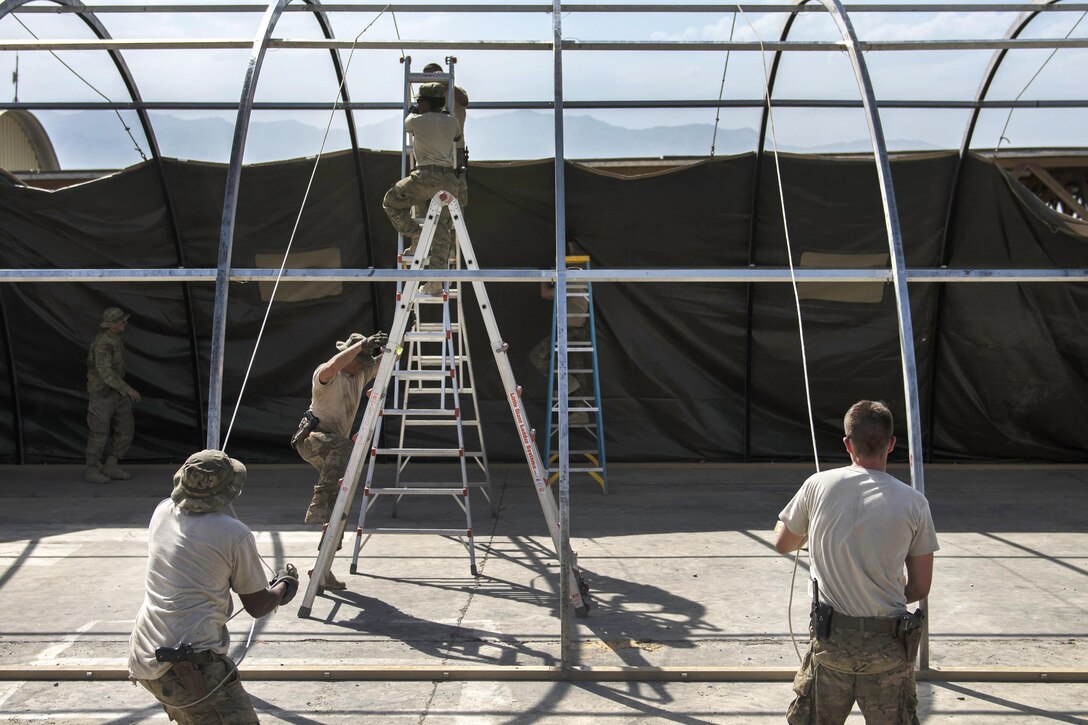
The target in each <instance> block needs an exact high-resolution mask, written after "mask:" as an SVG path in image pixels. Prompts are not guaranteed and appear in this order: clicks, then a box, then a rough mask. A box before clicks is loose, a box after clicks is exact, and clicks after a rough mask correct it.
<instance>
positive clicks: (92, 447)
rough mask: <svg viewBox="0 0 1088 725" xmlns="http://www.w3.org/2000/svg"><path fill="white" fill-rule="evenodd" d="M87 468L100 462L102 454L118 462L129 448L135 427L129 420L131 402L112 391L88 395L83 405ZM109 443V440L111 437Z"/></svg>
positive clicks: (121, 394)
mask: <svg viewBox="0 0 1088 725" xmlns="http://www.w3.org/2000/svg"><path fill="white" fill-rule="evenodd" d="M87 431H88V433H87V465H88V466H97V465H99V464H100V463H101V462H102V453H103V452H104V451H106V443H107V441H109V444H110V445H109V452H108V455H110V456H113V457H116V458H117V459H121V458H123V457H124V455H125V453H127V452H128V449H129V446H131V445H132V437H133V435H135V433H136V425H135V423H134V422H133V420H132V399H131V398H129V397H128V396H127V395H125V394H124V393H119V392H117V391H116V390H110V392H108V393H105V394H103V395H91V396H90V400H89V401H88V402H87ZM111 433H112V434H113V435H112V440H111V435H110V434H111Z"/></svg>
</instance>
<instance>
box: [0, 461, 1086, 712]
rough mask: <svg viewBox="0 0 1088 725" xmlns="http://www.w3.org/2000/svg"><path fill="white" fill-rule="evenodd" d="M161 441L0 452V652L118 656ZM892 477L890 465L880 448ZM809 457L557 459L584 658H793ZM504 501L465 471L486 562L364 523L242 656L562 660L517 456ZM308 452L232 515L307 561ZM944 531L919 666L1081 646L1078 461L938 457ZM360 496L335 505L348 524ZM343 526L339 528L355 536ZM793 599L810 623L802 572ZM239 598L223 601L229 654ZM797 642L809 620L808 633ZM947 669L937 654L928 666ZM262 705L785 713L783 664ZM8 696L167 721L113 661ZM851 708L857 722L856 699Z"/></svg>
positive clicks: (286, 557)
mask: <svg viewBox="0 0 1088 725" xmlns="http://www.w3.org/2000/svg"><path fill="white" fill-rule="evenodd" d="M174 468H175V467H173V466H147V467H135V468H133V469H132V470H133V473H134V474H135V476H134V478H133V480H131V481H128V482H124V483H115V484H111V485H109V486H91V485H88V484H84V483H82V482H81V481H80V474H81V469H80V468H77V467H67V466H49V467H7V468H0V475H2V476H3V478H2V480H3V484H0V613H2V615H0V616H2V626H0V663H2V664H0V671H2V670H5V669H6V670H9V671H10V670H12V669H14V670H18V671H22V670H33V671H48V670H50V668H56V667H58V666H60V667H69V668H70V667H79V668H95V669H101V668H117V667H123V666H124V663H125V659H126V655H127V639H128V634H129V631H130V629H131V624H132V618H133V616H134V614H135V612H136V609H137V608H138V607H139V603H140V600H141V597H142V589H143V568H144V565H145V555H146V545H147V542H146V523H147V520H148V517H149V516H150V513H151V511H152V509H153V508H154V506H155V504H156V503H157V502H158V501H159V500H161V499H162V498H164V497H165V496H166V495H167V494H168V492H169V488H170V476H171V474H172V473H173V470H174ZM895 472H896V473H898V474H899V475H901V476H905V475H906V474H905V472H902V471H895ZM807 473H808V469H806V468H805V467H802V466H792V465H777V466H751V467H749V466H713V465H706V466H687V467H664V466H639V467H620V466H613V467H612V470H611V477H610V486H611V493H610V494H609V495H608V496H602V495H600V494H598V493H597V491H596V486H595V485H593V484H592V483H591V482H589V481H588V480H576V481H575V482H574V485H573V486H572V488H573V496H572V499H573V501H572V510H573V513H572V530H573V532H574V536H575V538H574V541H573V544H574V548H575V551H577V552H578V554H579V561H580V563H581V566H582V568H583V570H584V571H585V575H586V577H587V579H588V580H589V583H590V586H591V588H592V596H593V600H594V605H595V606H594V609H593V610H592V612H591V613H590V616H589V618H587V619H584V620H577V621H576V630H577V632H576V633H577V642H576V643H575V648H574V650H573V652H572V658H573V661H574V662H575V663H576V664H578V665H583V666H588V667H598V668H599V667H604V666H634V667H691V668H699V667H722V668H725V667H746V668H793V667H795V666H796V663H797V657H796V654H795V653H794V648H793V646H792V645H791V643H790V634H789V626H788V622H789V619H788V618H787V607H788V602H789V597H790V574H791V570H792V566H793V564H792V560H791V559H788V558H785V557H781V556H778V555H777V554H776V553H775V552H774V550H773V548H771V545H770V541H771V527H772V526H773V523H774V520H775V517H776V514H777V512H778V511H779V510H780V509H781V507H782V506H783V505H784V504H785V502H786V501H787V500H788V499H789V497H790V496H791V495H792V494H793V492H794V491H795V490H796V487H797V486H798V485H799V484H800V482H801V480H803V478H804V477H805V476H806V475H807ZM493 474H494V481H495V493H496V496H497V497H498V498H499V515H498V517H497V518H491V517H489V515H488V511H487V506H486V504H485V502H484V501H483V499H482V498H481V497H480V495H479V493H474V501H473V504H474V514H475V520H474V524H475V530H476V532H477V534H476V544H477V562H478V566H479V569H480V574H481V576H480V577H478V578H474V577H472V576H470V574H469V570H468V560H467V557H466V555H465V550H464V549H463V548H462V547H461V546H460V545H459V544H458V543H456V542H455V541H450V540H446V539H442V538H439V537H430V536H428V537H423V536H389V537H384V538H375V539H374V540H372V541H371V542H370V543H369V544H367V546H366V547H365V548H364V549H363V558H362V559H361V562H360V567H359V574H358V575H355V576H350V575H349V574H348V563H347V562H348V559H349V558H350V548H348V547H345V554H346V556H341V557H340V558H338V560H337V561H336V563H335V564H334V571H335V572H336V573H337V574H338V575H339V576H340V577H341V578H346V580H347V581H348V584H349V591H347V592H343V593H338V594H330V595H328V596H322V597H319V598H318V599H317V600H316V602H315V604H314V607H313V614H312V617H311V618H310V619H299V618H298V617H297V616H296V613H297V608H298V606H297V605H298V603H299V601H300V599H301V594H300V599H296V601H295V602H293V603H292V604H291V605H289V606H287V607H284V608H283V609H281V610H280V611H278V612H276V613H275V614H273V615H271V616H270V617H267V618H265V619H263V620H260V621H259V622H257V624H256V627H255V629H254V642H253V644H252V646H251V647H250V648H249V650H248V653H247V655H246V660H245V662H244V663H243V665H242V671H243V673H245V671H246V669H247V667H248V668H260V669H271V668H278V667H286V668H290V667H292V666H295V667H323V666H335V665H352V666H357V667H377V666H397V667H414V666H420V667H424V666H428V667H448V668H450V669H456V668H461V667H466V666H477V667H479V666H487V667H499V666H503V667H509V666H515V665H521V666H541V665H555V664H557V663H558V661H559V657H560V647H559V620H558V618H557V608H556V587H557V578H556V571H557V568H556V563H555V561H554V558H553V556H552V555H551V553H550V541H549V540H548V538H547V535H546V530H545V527H544V521H543V517H542V515H541V512H540V507H539V504H538V502H537V498H536V495H535V493H534V491H533V489H532V486H531V484H530V483H529V477H528V474H527V472H526V470H525V468H524V467H523V466H503V467H496V468H495V469H494V471H493ZM312 478H313V475H312V473H311V471H310V469H308V468H304V467H292V466H287V467H261V466H255V467H253V468H252V469H251V471H250V477H249V481H248V483H247V485H246V490H245V492H244V494H243V496H242V497H241V498H240V499H238V501H237V504H236V508H237V512H238V515H239V516H240V517H241V518H242V519H243V520H244V521H246V522H247V523H248V524H249V525H250V527H251V528H252V529H253V530H254V531H255V533H256V534H257V542H258V547H259V549H260V551H261V553H262V555H263V556H264V557H265V559H266V561H267V563H268V564H269V565H270V566H273V567H275V566H279V565H280V564H281V563H282V562H284V561H292V562H294V563H296V564H297V565H298V566H299V568H300V570H306V569H308V568H309V567H310V566H311V565H312V564H313V560H314V557H315V555H316V543H317V535H316V533H315V532H314V531H313V530H312V529H309V528H307V527H305V526H303V525H301V524H300V523H299V522H300V521H301V518H302V512H303V510H304V508H305V505H306V503H307V502H308V500H309V491H310V486H311V485H312V480H311V479H312ZM926 485H927V492H928V494H929V496H930V500H931V502H932V507H933V512H934V518H935V521H936V524H937V529H938V535H939V537H940V541H941V547H942V548H941V551H940V552H939V553H938V555H937V557H938V558H937V564H936V571H935V581H934V586H933V592H932V595H931V597H930V627H931V640H930V641H931V646H930V653H931V654H930V664H931V666H932V667H933V668H935V669H938V670H939V669H941V668H945V669H946V671H947V670H948V668H957V667H964V668H973V669H979V670H983V669H985V670H991V669H993V668H1000V667H1010V668H1029V667H1033V668H1034V667H1038V668H1048V669H1052V670H1054V671H1059V670H1061V669H1063V668H1064V669H1073V670H1080V671H1085V670H1088V636H1086V635H1088V597H1086V596H1085V592H1086V591H1088V580H1086V577H1088V516H1086V515H1085V513H1084V512H1085V511H1086V510H1088V467H1051V468H1039V467H1001V468H984V467H964V466H961V467H930V468H928V469H927V481H926ZM386 503H387V502H381V503H380V504H379V506H380V508H378V509H377V510H376V511H375V513H374V514H373V515H374V516H376V517H377V521H379V522H380V523H381V524H382V525H396V524H401V525H421V526H451V525H456V522H457V521H458V519H460V520H461V521H463V516H459V515H458V514H459V510H458V509H456V507H455V505H454V504H453V502H452V500H449V499H442V500H433V499H420V498H417V499H411V500H406V501H405V502H404V503H402V506H401V511H400V517H399V518H398V519H396V520H395V521H392V522H391V523H390V519H389V510H388V506H387V505H385V504H386ZM354 521H355V512H354V511H353V512H352V517H351V522H352V525H354ZM349 542H350V539H349ZM801 567H802V570H801V571H798V575H797V583H796V586H795V591H796V594H795V601H794V604H793V612H792V623H793V628H794V630H795V631H796V632H798V633H799V634H800V633H804V632H805V625H806V618H807V606H808V605H807V601H806V594H805V591H804V587H805V583H804V578H805V573H804V571H803V568H804V561H803V560H802V564H801ZM251 621H252V620H250V619H249V618H248V617H247V616H246V615H244V614H243V615H241V616H240V617H239V618H238V619H236V620H235V621H234V623H233V625H232V633H233V641H234V649H233V651H232V654H233V655H234V656H235V658H237V657H239V656H241V655H242V654H243V652H245V651H246V650H245V646H244V645H245V641H246V637H247V634H248V632H249V629H250V623H251ZM800 644H801V646H802V647H803V642H801V643H800ZM938 676H939V675H938ZM246 688H247V690H248V691H249V692H250V693H251V694H252V696H253V698H254V700H255V702H256V704H257V708H258V712H259V714H260V715H261V718H262V721H264V722H286V723H341V722H342V723H347V722H352V723H358V722H368V723H386V722H402V721H403V722H407V721H412V722H416V723H428V724H437V723H550V722H560V721H563V722H590V721H591V720H592V721H600V722H625V723H626V722H633V723H638V722H661V721H675V722H682V723H717V722H739V723H764V722H765V723H772V722H782V721H783V719H784V718H783V713H784V711H785V706H786V705H787V704H788V702H789V700H790V697H791V693H790V685H789V683H788V682H679V683H661V682H632V683H625V682H547V681H541V682H522V681H440V682H431V681H413V682H321V681H312V682H294V681H291V682H283V681H267V680H263V681H251V682H248V683H247V685H246ZM919 697H920V701H921V716H922V720H923V722H945V721H951V720H953V719H955V722H957V723H972V724H973V723H979V724H981V723H995V722H997V723H1001V722H1007V723H1052V722H1061V723H1088V684H1085V683H1069V684H1059V683H1053V682H1033V683H995V682H949V681H941V680H937V681H933V682H922V683H919ZM0 719H3V720H5V721H25V720H34V721H44V722H56V723H106V722H109V723H139V722H151V721H156V722H166V719H165V715H164V714H163V713H162V711H161V710H160V709H159V708H158V707H157V705H156V704H155V703H154V701H153V699H152V698H151V697H150V695H148V694H147V693H146V692H144V691H143V689H142V688H134V687H133V686H132V685H130V684H128V683H127V682H78V681H65V680H60V679H58V680H50V679H45V680H42V681H10V680H9V681H5V680H0ZM850 722H852V723H854V722H857V723H860V722H862V718H861V716H860V714H858V713H855V715H854V716H852V718H851V721H850Z"/></svg>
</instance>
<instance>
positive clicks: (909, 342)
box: [820, 0, 929, 669]
mask: <svg viewBox="0 0 1088 725" xmlns="http://www.w3.org/2000/svg"><path fill="white" fill-rule="evenodd" d="M820 3H821V4H823V6H824V7H826V8H827V10H828V12H830V13H831V17H832V18H833V19H834V21H835V25H836V26H838V28H839V33H840V34H841V35H842V39H843V40H844V41H846V50H847V52H848V53H849V55H850V64H851V65H852V66H853V67H854V77H855V78H856V79H857V83H858V90H859V91H860V92H861V101H862V105H863V106H864V108H865V118H866V120H867V121H868V122H869V136H870V139H871V140H872V142H873V158H874V160H875V161H876V175H877V180H878V181H879V183H880V197H881V201H882V202H883V205H884V222H885V225H886V226H887V232H888V250H889V252H890V255H889V256H890V257H891V272H892V285H893V286H894V288H895V307H896V312H897V313H898V315H899V352H900V359H901V361H902V364H903V402H904V404H905V405H906V409H907V411H906V412H907V440H908V448H907V450H908V454H909V461H910V478H911V484H912V485H913V486H914V488H915V490H916V491H918V492H919V493H922V494H924V493H925V479H924V478H923V476H922V428H921V417H920V410H919V399H918V365H917V362H916V361H915V357H914V326H913V324H912V323H911V314H910V295H909V294H908V291H907V265H906V259H905V257H904V255H903V234H902V232H901V231H900V228H899V209H898V207H897V206H896V203H895V188H894V186H893V184H892V167H891V163H890V162H889V161H888V147H887V144H885V142H884V129H883V126H882V125H881V122H880V112H879V111H878V110H877V107H876V94H875V93H874V92H873V83H872V80H871V79H870V78H869V70H868V68H867V66H866V65H865V58H864V56H863V55H862V54H861V47H860V45H859V43H858V37H857V34H856V33H855V32H854V25H853V23H851V22H850V17H849V16H848V15H847V14H846V8H844V7H843V6H842V2H840V0H820ZM923 605H925V602H923ZM919 663H920V665H921V667H922V669H927V668H928V667H929V633H928V630H923V636H922V643H921V648H920V653H919Z"/></svg>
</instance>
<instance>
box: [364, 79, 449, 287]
mask: <svg viewBox="0 0 1088 725" xmlns="http://www.w3.org/2000/svg"><path fill="white" fill-rule="evenodd" d="M445 105H446V87H445V86H444V85H442V84H441V83H424V84H423V85H421V86H420V88H419V95H418V96H417V97H416V106H415V107H413V108H412V111H411V112H410V113H409V114H408V115H407V116H406V117H405V119H404V128H405V130H406V131H408V133H410V134H411V135H412V151H413V153H414V155H415V160H416V165H415V167H414V168H413V169H412V171H411V173H409V174H408V176H406V177H404V178H403V179H401V180H400V181H398V182H397V183H396V184H394V185H393V187H392V188H391V189H389V191H387V192H386V194H385V197H384V198H383V199H382V208H383V209H385V213H386V215H387V216H388V217H389V221H391V222H392V223H393V227H394V228H395V229H396V230H397V231H398V232H400V233H401V234H403V235H404V237H405V239H408V240H409V245H408V248H407V249H406V250H405V253H409V254H410V253H412V252H413V251H414V250H415V245H416V242H418V241H419V236H420V234H421V233H422V229H421V228H420V226H419V224H417V223H416V222H415V220H414V219H413V218H412V207H413V206H415V205H419V206H420V207H422V208H423V209H424V210H426V208H427V206H428V205H429V204H430V201H431V198H432V197H433V196H434V195H435V194H437V193H438V192H440V191H447V192H449V193H450V194H452V195H453V196H455V197H456V196H457V192H458V189H459V188H460V184H461V182H460V180H459V179H458V178H457V174H456V173H455V169H456V167H457V142H458V141H459V140H460V138H461V124H459V123H458V122H457V119H456V118H454V117H452V116H450V115H449V114H447V113H443V112H442V109H443V107H444V106H445ZM451 227H452V223H451V220H450V213H449V210H448V209H446V208H443V209H442V216H441V218H440V219H439V220H438V225H437V227H436V229H435V233H434V240H433V241H432V242H431V250H430V256H429V261H428V264H427V266H428V267H429V268H430V269H446V268H447V267H448V265H449V258H450V251H451V249H452V241H453V236H452V229H451ZM420 291H421V292H422V293H424V294H429V295H437V294H440V293H441V291H442V283H441V282H438V281H434V282H427V283H426V284H424V285H423V286H422V287H421V288H420Z"/></svg>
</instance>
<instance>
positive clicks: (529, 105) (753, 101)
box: [0, 98, 1088, 111]
mask: <svg viewBox="0 0 1088 725" xmlns="http://www.w3.org/2000/svg"><path fill="white" fill-rule="evenodd" d="M876 105H877V107H878V108H893V109H936V110H942V109H943V110H971V109H975V108H980V109H992V108H1004V109H1008V108H1029V109H1030V108H1085V107H1088V99H1065V100H1054V99H1052V100H1038V101H1025V100H1019V101H1017V100H1004V101H1001V100H987V101H951V100H936V99H935V100H916V101H912V100H880V99H877V102H876ZM764 106H766V101H765V100H763V99H762V98H735V99H729V98H723V99H721V100H714V99H675V100H669V99H661V98H659V99H643V100H613V101H568V100H564V101H563V107H564V108H565V109H567V110H587V109H625V108H627V109H643V108H763V107H764ZM771 106H773V107H774V108H862V107H863V104H862V102H861V101H859V100H851V99H819V98H775V99H772V100H771ZM553 108H555V103H554V102H553V101H473V102H472V110H473V111H481V110H502V111H505V110H551V109H553ZM237 109H238V102H237V101H108V102H107V101H18V102H14V101H0V110H28V111H134V110H145V111H234V110H237ZM253 110H254V111H334V110H336V111H342V110H355V111H401V110H403V104H401V103H393V102H383V101H353V102H351V103H340V102H337V103H317V102H313V101H297V102H292V101H264V102H259V103H254V104H253Z"/></svg>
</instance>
